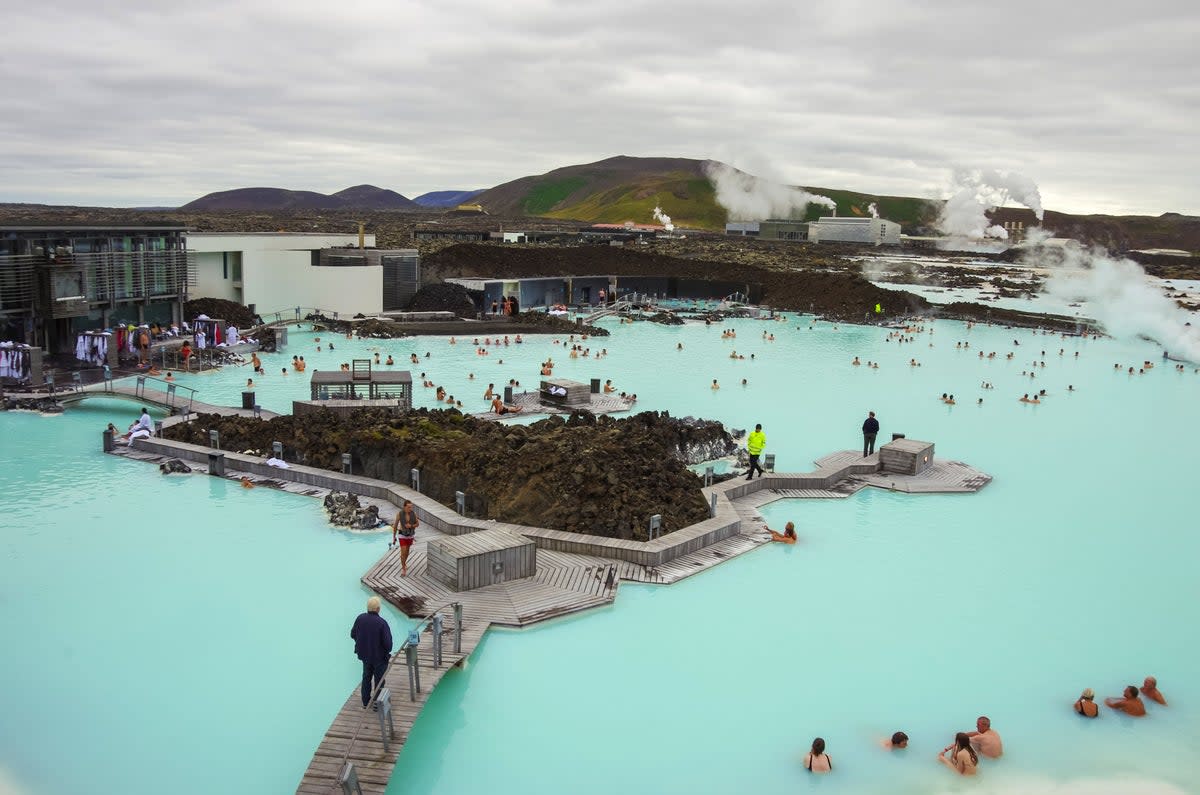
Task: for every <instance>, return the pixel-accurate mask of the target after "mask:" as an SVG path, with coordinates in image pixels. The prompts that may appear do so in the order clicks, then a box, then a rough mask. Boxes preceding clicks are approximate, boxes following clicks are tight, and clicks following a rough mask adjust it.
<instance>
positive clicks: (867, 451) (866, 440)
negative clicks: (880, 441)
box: [863, 411, 879, 458]
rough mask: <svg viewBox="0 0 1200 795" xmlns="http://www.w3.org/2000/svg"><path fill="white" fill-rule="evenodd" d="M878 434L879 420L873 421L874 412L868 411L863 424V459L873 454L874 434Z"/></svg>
mask: <svg viewBox="0 0 1200 795" xmlns="http://www.w3.org/2000/svg"><path fill="white" fill-rule="evenodd" d="M877 433H879V420H877V419H875V412H873V411H868V412H867V419H866V421H865V422H864V423H863V458H866V457H867V456H869V455H871V454H872V453H874V452H875V434H877Z"/></svg>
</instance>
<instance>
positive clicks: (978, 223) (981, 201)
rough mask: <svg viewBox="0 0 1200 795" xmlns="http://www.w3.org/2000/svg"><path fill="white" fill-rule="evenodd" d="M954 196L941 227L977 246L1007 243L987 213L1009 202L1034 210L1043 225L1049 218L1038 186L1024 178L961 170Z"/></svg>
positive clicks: (941, 217) (992, 171)
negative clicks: (990, 242)
mask: <svg viewBox="0 0 1200 795" xmlns="http://www.w3.org/2000/svg"><path fill="white" fill-rule="evenodd" d="M954 187H955V188H956V190H955V192H954V194H953V195H952V196H951V197H950V198H949V199H948V200H947V201H946V204H945V205H944V206H943V207H942V212H941V213H940V214H939V216H938V222H937V226H938V229H940V230H941V231H942V232H943V234H946V235H949V236H950V237H951V238H955V239H957V240H964V239H965V240H966V241H969V242H973V243H978V242H984V241H988V240H1007V239H1008V232H1006V231H1005V230H1004V227H1002V226H997V225H995V224H992V223H990V222H989V221H988V218H987V212H988V210H991V209H993V208H996V207H1001V206H1003V205H1004V204H1005V203H1006V202H1007V201H1008V200H1009V199H1012V200H1013V201H1015V202H1017V203H1018V204H1022V205H1024V206H1026V207H1028V208H1029V209H1030V210H1033V214H1034V215H1036V216H1037V219H1038V220H1039V221H1041V220H1042V218H1043V217H1044V216H1045V210H1043V209H1042V194H1041V191H1039V190H1038V186H1037V184H1036V183H1034V181H1033V180H1031V179H1030V178H1029V177H1027V176H1025V175H1024V174H1018V173H1016V172H1015V171H1009V172H1003V171H996V170H995V169H985V170H983V171H974V170H962V169H960V170H957V171H955V173H954Z"/></svg>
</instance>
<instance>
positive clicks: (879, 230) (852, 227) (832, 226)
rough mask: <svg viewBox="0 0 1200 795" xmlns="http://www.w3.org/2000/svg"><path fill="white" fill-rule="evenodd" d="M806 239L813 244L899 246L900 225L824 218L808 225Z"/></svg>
mask: <svg viewBox="0 0 1200 795" xmlns="http://www.w3.org/2000/svg"><path fill="white" fill-rule="evenodd" d="M808 239H809V240H811V241H812V242H814V243H870V244H873V245H876V246H881V245H882V246H898V245H900V224H898V223H896V222H895V221H886V220H884V219H882V218H841V217H836V216H833V217H825V218H820V219H818V220H816V221H813V222H812V223H810V224H809V225H808Z"/></svg>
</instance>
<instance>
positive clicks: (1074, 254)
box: [1023, 248, 1200, 362]
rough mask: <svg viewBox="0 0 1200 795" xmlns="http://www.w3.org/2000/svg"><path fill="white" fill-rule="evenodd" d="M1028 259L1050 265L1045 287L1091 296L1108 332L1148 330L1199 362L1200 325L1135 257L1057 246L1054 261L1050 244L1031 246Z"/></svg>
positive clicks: (1091, 308) (1072, 297) (1063, 294)
mask: <svg viewBox="0 0 1200 795" xmlns="http://www.w3.org/2000/svg"><path fill="white" fill-rule="evenodd" d="M1023 259H1024V261H1025V262H1027V263H1028V264H1031V265H1034V266H1035V267H1049V268H1050V269H1051V273H1050V278H1049V279H1047V280H1046V283H1045V285H1044V287H1043V290H1044V291H1045V292H1046V293H1047V294H1048V295H1052V296H1054V297H1056V298H1059V299H1063V300H1065V301H1087V304H1088V312H1089V314H1091V315H1092V316H1094V317H1095V318H1096V320H1098V321H1100V323H1102V324H1103V325H1104V328H1105V330H1106V331H1107V332H1108V333H1109V334H1112V335H1113V336H1116V337H1133V336H1138V335H1142V336H1146V337H1149V338H1150V339H1152V340H1154V341H1155V342H1157V343H1158V344H1159V345H1161V346H1162V347H1163V350H1165V351H1167V352H1168V353H1170V354H1172V355H1173V356H1175V357H1177V358H1184V359H1187V360H1189V361H1192V362H1200V328H1197V327H1196V326H1188V325H1186V324H1187V322H1188V320H1189V319H1190V315H1189V313H1188V312H1187V310H1185V309H1183V308H1182V307H1180V306H1179V305H1178V304H1176V303H1175V302H1174V301H1173V300H1172V299H1170V298H1168V297H1167V296H1165V295H1163V293H1162V291H1161V290H1159V289H1158V288H1157V287H1155V286H1153V285H1152V284H1151V283H1150V282H1149V281H1147V279H1146V272H1145V271H1143V270H1142V267H1141V266H1140V265H1138V264H1137V263H1136V262H1134V261H1133V260H1129V259H1124V258H1119V259H1118V258H1114V257H1111V256H1109V255H1108V253H1107V252H1105V251H1103V250H1101V249H1093V250H1091V251H1088V250H1086V249H1083V248H1079V249H1069V248H1068V249H1065V250H1063V251H1062V252H1061V253H1059V252H1058V251H1055V252H1054V256H1053V260H1054V261H1051V258H1050V255H1049V254H1048V253H1047V252H1046V251H1045V249H1031V250H1030V252H1029V253H1028V254H1026V255H1025V257H1024V258H1023ZM1059 260H1061V262H1059Z"/></svg>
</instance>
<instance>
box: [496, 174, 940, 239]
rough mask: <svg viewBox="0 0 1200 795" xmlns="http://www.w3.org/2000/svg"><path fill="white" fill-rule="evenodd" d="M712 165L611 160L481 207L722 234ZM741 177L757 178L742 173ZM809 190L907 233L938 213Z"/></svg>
mask: <svg viewBox="0 0 1200 795" xmlns="http://www.w3.org/2000/svg"><path fill="white" fill-rule="evenodd" d="M711 166H718V167H722V168H728V167H727V166H723V164H720V163H716V162H715V161H711V160H692V159H689V158H681V157H625V156H620V157H610V158H608V159H607V160H601V161H598V162H596V163H588V164H586V165H580V166H566V167H565V168H557V169H555V170H553V171H549V172H547V173H545V174H541V175H539V176H535V177H522V178H521V179H517V180H513V181H512V182H506V183H504V184H503V185H498V186H496V187H494V188H491V189H489V190H486V191H484V192H483V193H481V194H479V195H478V196H477V197H475V199H474V201H475V202H477V203H479V204H481V205H482V206H483V208H484V209H485V210H487V211H488V212H489V213H491V214H493V215H503V216H510V217H511V216H520V215H527V216H542V217H546V218H561V219H570V220H577V221H590V222H592V223H613V224H620V223H624V222H626V221H633V222H634V223H641V224H652V223H656V221H655V219H654V208H655V207H656V206H657V207H660V208H661V209H662V211H663V212H664V213H666V214H667V215H669V216H670V217H671V220H672V222H673V223H674V224H675V225H676V226H679V227H685V228H690V229H712V230H721V229H724V228H725V223H726V221H727V220H728V213H727V211H726V209H725V208H724V207H722V206H721V205H720V204H718V203H717V199H716V186H715V185H714V183H713V180H712V179H711V178H710V177H709V169H710V167H711ZM733 173H734V174H737V175H739V176H742V177H744V178H746V179H753V178H752V177H750V176H749V175H744V174H741V172H737V171H736V170H734V171H733ZM804 190H807V191H808V192H809V193H814V194H818V195H821V196H827V197H829V198H830V199H833V200H834V201H835V202H836V203H837V212H838V215H847V216H855V215H857V216H867V215H870V209H869V207H870V205H871V204H872V203H874V204H875V205H876V206H877V207H878V210H879V213H880V215H882V216H883V217H884V218H888V219H889V220H892V221H896V222H898V223H900V224H902V225H903V226H904V227H905V228H909V227H914V226H918V225H920V224H923V223H925V222H927V221H929V220H931V219H932V218H933V217H934V216H935V215H936V213H937V208H936V207H935V206H933V205H931V204H930V203H929V202H927V201H925V200H924V199H917V198H909V197H901V196H876V195H872V194H866V193H856V192H854V191H846V190H833V189H827V188H809V187H806V188H804ZM828 214H829V209H828V208H827V207H825V206H823V205H816V204H810V205H809V206H808V208H807V214H806V217H808V218H810V219H815V218H817V217H818V216H820V215H828Z"/></svg>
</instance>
